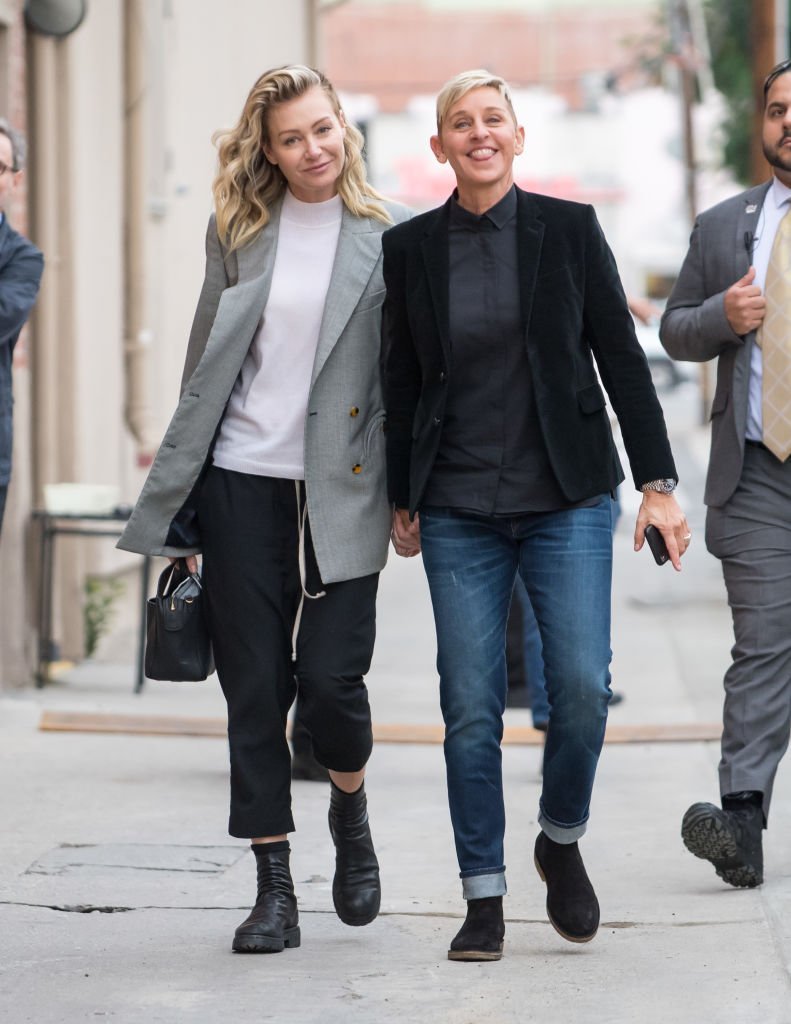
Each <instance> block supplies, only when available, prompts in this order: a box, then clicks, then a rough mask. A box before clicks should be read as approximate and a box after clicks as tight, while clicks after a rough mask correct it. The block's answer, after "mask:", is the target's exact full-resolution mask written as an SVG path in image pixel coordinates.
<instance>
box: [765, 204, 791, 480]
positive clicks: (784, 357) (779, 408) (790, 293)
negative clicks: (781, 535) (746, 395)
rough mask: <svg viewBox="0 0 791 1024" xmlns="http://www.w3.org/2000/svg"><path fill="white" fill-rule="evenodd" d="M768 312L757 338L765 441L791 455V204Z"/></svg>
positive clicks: (773, 259)
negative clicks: (759, 355)
mask: <svg viewBox="0 0 791 1024" xmlns="http://www.w3.org/2000/svg"><path fill="white" fill-rule="evenodd" d="M764 298H765V299H766V314H765V315H764V319H763V323H762V324H761V326H760V327H759V329H758V334H757V341H758V344H759V345H760V347H761V351H762V354H763V402H762V414H763V430H764V444H765V445H766V447H767V448H768V449H769V451H771V452H772V453H773V454H774V455H776V456H777V458H778V459H780V461H781V462H785V460H786V459H787V458H788V456H789V455H791V207H790V208H789V210H788V212H787V213H786V214H785V216H784V217H783V219H782V220H781V221H780V223H779V224H778V225H777V232H776V234H775V238H774V242H773V243H772V254H771V256H770V257H769V266H768V268H767V271H766V286H765V288H764Z"/></svg>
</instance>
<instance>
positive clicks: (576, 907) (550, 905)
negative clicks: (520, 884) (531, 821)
mask: <svg viewBox="0 0 791 1024" xmlns="http://www.w3.org/2000/svg"><path fill="white" fill-rule="evenodd" d="M534 861H535V865H536V870H537V871H538V873H539V875H540V876H541V880H542V881H544V882H546V883H547V916H548V917H549V922H550V924H551V925H552V927H553V928H554V929H555V931H556V932H557V933H558V935H562V936H563V938H564V939H568V941H569V942H590V940H591V939H592V938H593V936H594V935H595V934H596V932H597V931H598V928H599V901H598V900H597V899H596V893H595V892H594V891H593V886H592V885H591V883H590V879H589V878H588V873H587V872H586V870H585V865H584V864H583V863H582V857H581V856H580V851H579V847H578V846H577V844H576V843H568V844H565V843H556V842H554V841H553V840H552V839H550V838H549V836H548V835H546V833H544V832H539V834H538V838H537V839H536V849H535V856H534Z"/></svg>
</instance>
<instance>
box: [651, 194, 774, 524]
mask: <svg viewBox="0 0 791 1024" xmlns="http://www.w3.org/2000/svg"><path fill="white" fill-rule="evenodd" d="M770 185H771V181H770V182H766V183H765V184H763V185H759V186H757V187H756V188H751V189H748V190H747V191H746V192H742V193H741V194H740V195H738V196H734V197H733V198H732V199H726V200H725V202H723V203H719V204H718V205H717V206H714V207H712V209H710V210H707V211H706V212H705V213H702V214H701V215H700V216H699V217H698V219H697V221H696V222H695V227H694V228H693V230H692V237H691V239H690V244H689V251H688V252H687V256H686V259H685V260H684V263H683V266H682V267H681V271H680V273H679V275H678V280H677V281H676V284H675V286H674V288H673V291H672V292H671V294H670V298H669V299H668V303H667V308H666V309H665V313H664V315H663V317H662V324H661V327H660V331H659V336H660V338H661V340H662V344H663V345H664V346H665V348H666V349H667V351H668V352H669V354H670V355H671V356H673V358H674V359H684V360H689V361H691V362H699V363H702V362H706V361H707V360H709V359H714V358H716V357H719V362H718V364H717V388H716V391H715V393H714V401H713V402H712V406H711V456H710V458H709V471H708V475H707V477H706V490H705V493H704V501H705V502H706V504H707V505H714V506H720V505H724V504H725V503H726V502H727V501H728V499H729V498H730V497H731V495H732V494H733V492H734V491H735V490H736V486H737V484H738V483H739V478H740V477H741V473H742V463H743V460H744V434H745V429H746V424H747V399H748V389H749V381H750V353H751V352H752V347H753V342H754V341H755V334H754V332H751V333H750V334H748V335H746V336H745V337H741V336H740V335H738V334H734V332H733V330H732V328H731V325H730V324H729V323H728V319H727V317H726V316H725V292H726V291H727V290H728V288H730V286H731V285H732V284H734V283H735V282H736V281H738V280H739V279H740V278H742V277H744V275H745V274H746V273H747V271H748V269H749V268H750V264H751V262H752V243H753V239H754V237H755V235H756V230H757V226H758V222H759V217H760V214H761V208H762V206H763V203H764V199H765V198H766V194H767V192H768V191H769V186H770Z"/></svg>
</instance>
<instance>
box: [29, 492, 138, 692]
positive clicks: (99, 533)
mask: <svg viewBox="0 0 791 1024" xmlns="http://www.w3.org/2000/svg"><path fill="white" fill-rule="evenodd" d="M130 515H131V509H129V510H127V509H122V510H118V511H116V512H108V513H104V514H88V513H79V512H73V513H65V514H62V513H57V512H48V511H46V509H36V510H34V512H33V519H36V520H38V521H39V522H40V523H41V565H40V568H39V592H38V664H37V666H36V686H37V687H39V688H40V687H42V686H44V685H45V684H46V683H47V680H48V678H49V666H50V663H51V662H52V661H53V640H52V582H53V567H54V554H55V538H56V537H58V536H70V537H113V538H115V537H120V536H121V534H122V533H123V531H124V527H125V526H126V521H127V520H128V519H129V516H130ZM150 578H151V556H150V555H144V556H143V562H142V565H141V567H140V593H141V600H140V627H139V634H138V645H137V674H136V678H135V686H134V692H135V693H140V691H141V690H142V689H143V684H144V682H145V675H144V673H143V665H144V658H145V649H146V601H147V599H148V586H149V581H150Z"/></svg>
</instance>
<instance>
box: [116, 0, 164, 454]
mask: <svg viewBox="0 0 791 1024" xmlns="http://www.w3.org/2000/svg"><path fill="white" fill-rule="evenodd" d="M146 7H147V4H146V0H124V173H125V181H124V216H125V225H124V342H123V344H124V371H125V373H124V419H125V422H126V424H127V426H128V427H129V430H130V432H131V434H132V436H133V437H134V439H135V441H136V442H137V462H138V465H141V466H145V465H147V464H149V463H150V462H151V459H152V457H153V453H154V451H155V450H156V447H157V441H156V438H155V437H154V430H153V414H152V409H151V399H150V387H149V366H150V350H151V343H152V339H153V331H152V330H151V327H150V324H149V316H150V301H149V295H148V289H147V286H146V274H147V268H146V259H145V255H146V246H145V234H146V232H145V228H146V167H147V161H146V154H147V152H148V147H147V136H146V111H147V106H148V101H149V97H148V95H147V91H146V84H147V83H146V78H147V76H146V13H147V12H146Z"/></svg>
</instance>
